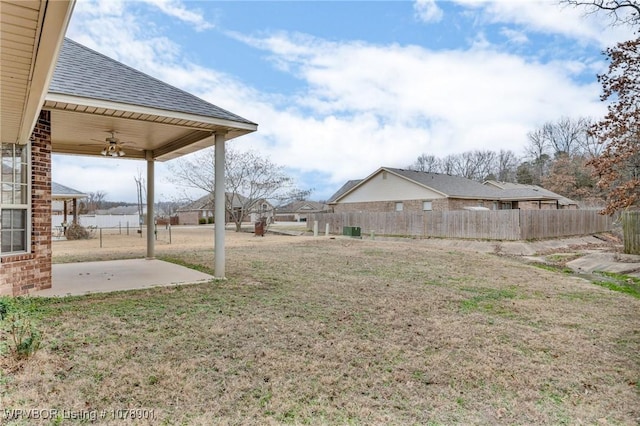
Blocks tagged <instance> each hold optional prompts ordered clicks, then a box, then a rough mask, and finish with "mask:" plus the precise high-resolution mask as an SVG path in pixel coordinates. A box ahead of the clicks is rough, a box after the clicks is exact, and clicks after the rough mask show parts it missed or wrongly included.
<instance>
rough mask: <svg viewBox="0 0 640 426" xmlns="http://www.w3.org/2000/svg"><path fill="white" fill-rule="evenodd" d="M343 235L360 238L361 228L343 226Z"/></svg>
mask: <svg viewBox="0 0 640 426" xmlns="http://www.w3.org/2000/svg"><path fill="white" fill-rule="evenodd" d="M342 235H346V236H348V237H359V236H360V227H359V226H343V227H342Z"/></svg>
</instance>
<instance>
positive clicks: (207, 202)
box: [178, 192, 257, 212]
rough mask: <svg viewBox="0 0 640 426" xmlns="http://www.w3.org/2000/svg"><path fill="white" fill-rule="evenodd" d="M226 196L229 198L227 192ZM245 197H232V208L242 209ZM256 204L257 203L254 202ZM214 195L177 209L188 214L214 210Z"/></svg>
mask: <svg viewBox="0 0 640 426" xmlns="http://www.w3.org/2000/svg"><path fill="white" fill-rule="evenodd" d="M226 196H227V197H229V196H231V194H230V193H229V192H227V193H226ZM246 201H247V197H245V196H244V195H241V194H235V196H234V197H233V207H235V208H239V207H242V205H243V204H244V203H246ZM256 202H257V201H256ZM214 203H215V201H214V194H207V195H204V196H202V197H200V198H198V199H197V200H195V201H192V202H191V203H189V204H187V205H185V206H182V207H180V208H179V209H178V211H179V212H188V211H194V210H214V205H215V204H214Z"/></svg>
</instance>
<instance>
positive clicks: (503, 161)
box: [494, 149, 518, 182]
mask: <svg viewBox="0 0 640 426" xmlns="http://www.w3.org/2000/svg"><path fill="white" fill-rule="evenodd" d="M517 169H518V157H516V154H515V153H514V152H513V151H511V150H508V151H506V150H504V149H501V150H500V152H499V153H498V155H497V157H496V169H495V172H494V176H495V178H496V179H497V180H499V181H501V182H515V181H516V170H517Z"/></svg>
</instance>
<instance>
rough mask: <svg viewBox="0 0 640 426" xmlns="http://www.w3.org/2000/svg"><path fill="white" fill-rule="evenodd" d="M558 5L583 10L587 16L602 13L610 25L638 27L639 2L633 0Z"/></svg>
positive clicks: (569, 0)
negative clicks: (609, 21)
mask: <svg viewBox="0 0 640 426" xmlns="http://www.w3.org/2000/svg"><path fill="white" fill-rule="evenodd" d="M560 4H564V5H568V6H574V7H581V8H584V10H585V12H586V13H587V14H594V13H604V14H606V15H607V16H608V17H609V19H610V20H611V25H627V26H630V27H637V26H640V2H638V1H634V0H590V1H589V0H587V1H585V0H560Z"/></svg>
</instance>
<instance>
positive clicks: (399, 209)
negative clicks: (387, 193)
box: [396, 201, 404, 212]
mask: <svg viewBox="0 0 640 426" xmlns="http://www.w3.org/2000/svg"><path fill="white" fill-rule="evenodd" d="M403 207H404V206H403V205H402V201H399V202H397V203H396V211H397V212H401V211H402V209H403Z"/></svg>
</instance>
